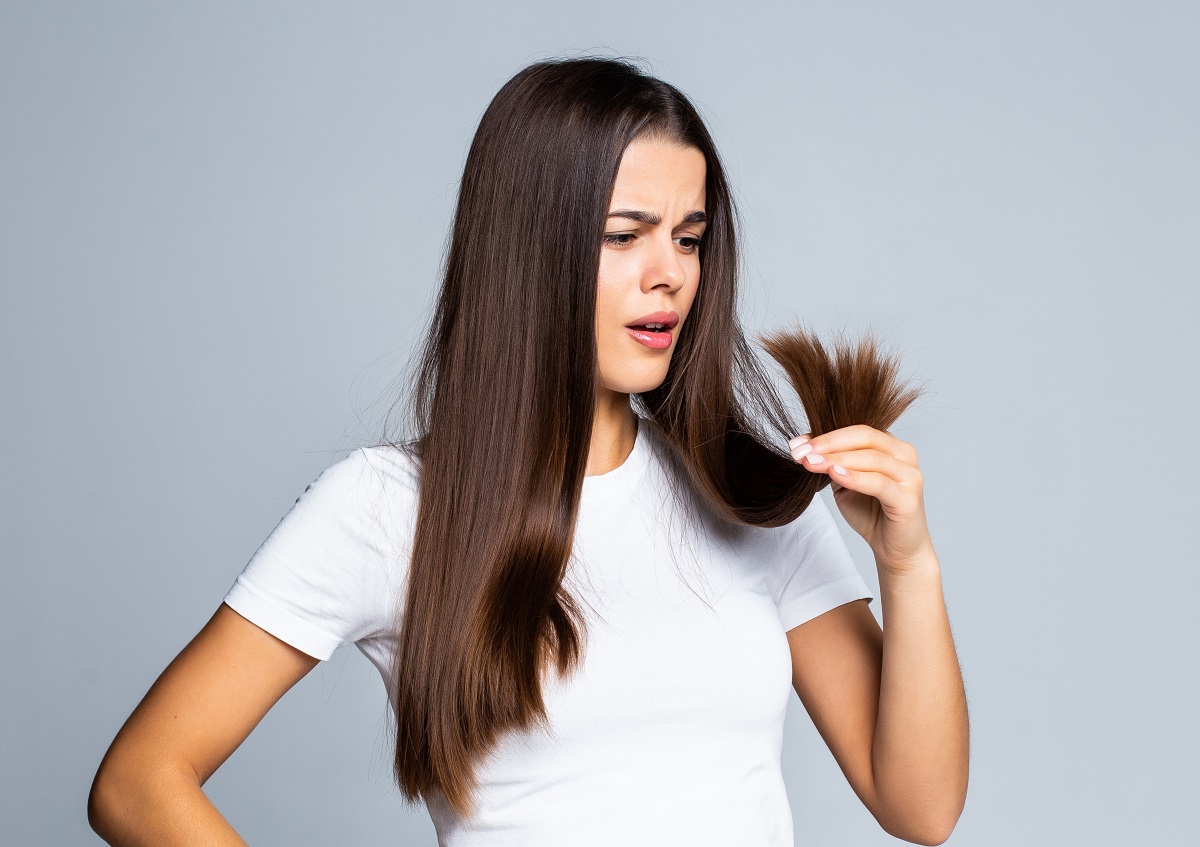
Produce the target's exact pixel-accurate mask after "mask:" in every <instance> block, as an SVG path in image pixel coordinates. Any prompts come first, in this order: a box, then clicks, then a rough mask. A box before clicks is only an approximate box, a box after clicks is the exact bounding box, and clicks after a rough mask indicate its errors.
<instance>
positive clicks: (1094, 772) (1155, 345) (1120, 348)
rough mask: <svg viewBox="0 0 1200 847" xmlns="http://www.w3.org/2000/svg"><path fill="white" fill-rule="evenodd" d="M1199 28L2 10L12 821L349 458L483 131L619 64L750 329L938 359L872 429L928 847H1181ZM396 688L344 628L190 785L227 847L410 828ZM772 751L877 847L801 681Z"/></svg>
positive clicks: (39, 806) (1126, 21)
mask: <svg viewBox="0 0 1200 847" xmlns="http://www.w3.org/2000/svg"><path fill="white" fill-rule="evenodd" d="M1198 23H1200V14H1198V12H1197V7H1196V6H1195V4H1188V3H1182V2H1181V3H1176V4H1169V3H1161V2H1155V3H1147V2H1138V3H1134V2H1126V3H1096V2H1086V3H1085V2H1078V3H1061V2H1036V3H1032V2H1013V0H1006V2H986V3H970V4H960V3H950V2H946V3H931V2H920V3H893V2H880V3H847V2H836V3H834V2H830V3H821V4H814V3H799V4H790V3H789V4H783V3H780V4H765V3H758V2H738V3H733V4H730V3H726V2H722V3H691V4H677V3H671V4H667V3H662V4H648V3H638V4H602V3H587V4H565V3H562V2H553V3H551V2H523V3H521V4H520V5H519V6H515V7H512V6H504V5H502V4H493V3H472V4H452V5H445V6H439V5H437V4H420V5H415V4H413V5H405V4H357V3H339V4H328V5H325V6H319V5H310V4H301V3H294V2H288V3H278V4H268V3H250V4H246V3H229V4H215V3H207V4H192V5H189V6H187V7H184V6H183V4H160V3H144V4H136V3H105V4H98V3H77V4H63V3H50V2H36V3H11V2H9V3H5V4H4V6H3V12H2V18H0V115H2V118H0V121H2V126H3V130H2V134H0V270H2V273H3V294H2V296H3V300H2V302H0V308H2V310H3V315H4V328H3V332H2V333H0V355H2V356H3V361H4V363H5V367H4V377H3V379H4V382H3V392H4V394H3V397H4V399H3V404H2V407H0V408H2V419H0V436H2V437H3V443H4V451H3V452H4V466H5V471H4V476H5V483H6V484H5V485H4V486H3V487H2V488H0V498H2V501H0V502H2V508H0V521H2V524H0V538H2V543H3V567H4V586H5V590H4V591H3V592H2V593H0V631H2V632H3V637H4V645H5V648H6V649H5V652H6V654H7V656H6V660H7V668H6V671H5V680H6V684H5V686H4V693H3V695H0V697H2V699H0V704H2V705H0V709H2V713H0V717H2V718H3V720H2V722H0V725H2V729H0V759H2V760H3V763H4V765H3V775H2V778H3V780H4V784H3V786H2V790H0V820H3V821H4V824H3V828H4V831H5V841H6V843H9V844H90V843H98V839H96V837H95V836H94V835H93V834H92V833H91V831H90V830H89V829H88V826H87V823H86V819H85V800H86V795H87V790H88V787H89V784H90V781H91V779H92V776H93V774H94V772H95V768H96V766H97V764H98V763H99V761H100V758H101V756H102V754H103V753H104V751H105V749H106V747H107V745H108V744H109V742H110V741H111V740H112V737H113V735H114V734H115V733H116V731H117V729H118V728H119V726H120V724H121V723H122V722H123V721H124V719H125V718H126V717H127V716H128V714H129V712H130V711H131V710H132V709H133V707H134V706H135V705H136V703H137V702H138V700H139V699H140V698H141V697H142V695H143V694H144V693H145V691H146V689H147V688H148V687H149V685H150V684H151V682H153V680H154V679H155V677H156V676H157V675H158V673H159V672H160V671H161V670H162V669H163V668H164V667H165V666H166V664H167V663H168V662H169V661H170V660H171V658H172V657H174V656H175V654H176V653H177V652H178V651H179V650H180V649H181V648H182V647H183V646H184V645H185V644H186V643H187V641H188V640H189V639H190V638H191V637H192V636H193V635H194V634H195V632H196V631H197V630H198V629H199V628H200V627H201V626H202V625H203V624H204V623H205V621H207V620H208V618H209V616H210V615H211V614H212V613H213V611H214V609H215V608H216V606H217V604H218V603H219V601H220V599H221V597H222V596H223V594H224V592H225V590H226V589H227V588H228V587H229V585H230V584H231V582H232V581H233V579H234V577H235V576H236V575H237V573H238V571H239V570H240V569H241V567H242V565H243V564H244V563H245V561H246V560H247V559H248V558H249V556H250V555H251V553H253V552H254V550H255V548H256V547H257V546H258V544H259V543H260V542H261V541H262V540H263V538H265V537H266V535H267V533H268V532H269V531H270V530H271V529H272V527H273V526H274V525H275V523H276V522H277V521H278V519H279V518H280V517H281V516H282V515H283V513H284V512H285V511H286V510H287V509H288V508H289V507H290V506H291V505H292V503H293V501H294V499H295V497H296V496H298V494H299V493H300V492H301V491H302V490H303V488H304V486H305V485H306V484H307V483H308V482H310V481H311V480H312V479H313V478H314V477H315V476H316V475H317V474H318V473H319V472H320V471H321V470H322V469H323V468H324V467H326V466H327V465H328V464H329V463H330V462H331V461H333V460H335V459H337V458H340V457H341V456H342V455H344V451H345V450H347V449H349V448H351V447H353V446H356V445H358V444H367V443H373V440H374V439H375V438H377V437H378V433H379V427H380V422H381V421H382V419H383V412H384V411H385V409H386V406H387V405H388V404H389V403H390V400H391V397H390V395H389V392H391V391H392V390H394V380H395V378H396V376H397V374H399V373H400V372H401V370H402V367H403V365H404V363H405V361H406V360H407V356H408V353H409V351H410V349H411V347H412V345H413V344H414V343H415V342H416V340H417V339H418V338H419V334H420V331H421V330H422V328H423V326H424V324H425V322H426V319H427V315H426V312H425V309H426V307H427V304H428V302H429V298H430V296H431V293H432V291H433V289H434V285H435V281H436V271H437V263H438V259H439V255H440V251H441V249H442V244H443V239H444V237H445V234H446V229H447V226H448V223H449V215H450V212H451V204H452V202H453V198H454V191H455V184H456V180H457V179H458V178H459V176H460V174H461V168H462V164H463V161H464V156H465V153H466V149H467V146H468V144H469V142H470V138H471V134H472V132H473V131H474V128H475V125H476V123H477V121H478V119H479V116H480V115H481V113H482V110H483V109H484V107H485V106H486V105H487V103H488V101H489V100H490V98H491V97H492V96H493V94H494V93H495V92H496V90H497V89H498V88H499V86H500V85H501V84H502V83H503V82H504V81H505V80H506V79H508V78H509V77H510V76H511V75H512V74H513V73H515V72H516V71H517V70H518V69H519V68H521V67H522V66H523V65H525V64H526V63H527V62H530V61H533V60H536V59H540V58H545V57H548V56H555V55H574V54H577V53H578V52H580V51H595V52H600V53H605V54H610V53H622V54H628V55H635V56H643V57H645V58H647V59H649V60H650V61H651V63H652V64H651V70H652V71H653V72H655V73H657V74H658V75H660V76H662V77H663V78H665V79H667V80H669V81H671V82H673V83H675V84H676V85H678V86H680V87H681V88H682V89H683V90H684V91H685V92H687V93H689V94H690V95H691V96H692V97H693V98H694V99H695V100H696V101H697V103H698V104H699V105H700V107H701V108H702V109H703V111H704V114H705V115H706V116H707V118H708V119H709V121H710V123H711V127H712V131H713V133H714V135H715V137H716V139H717V142H718V144H719V146H720V149H721V151H722V153H723V155H724V157H725V161H726V164H727V167H728V169H729V171H730V175H731V178H732V180H733V182H734V184H735V186H736V189H737V192H738V198H739V200H740V202H741V208H742V211H743V213H744V215H745V221H746V224H747V226H746V230H745V236H746V247H747V249H748V260H747V268H748V273H747V275H746V277H745V287H744V298H743V300H744V313H743V314H744V319H745V322H746V324H747V326H748V328H749V329H750V330H752V331H760V330H765V329H770V328H773V327H776V326H779V325H781V324H784V323H786V322H788V321H790V320H792V319H802V320H805V321H807V322H810V323H811V324H812V325H814V326H817V327H820V328H823V329H828V330H829V331H833V330H841V329H845V330H847V331H849V332H851V333H854V332H857V331H858V330H861V329H863V328H866V327H874V328H876V329H877V330H880V331H881V332H882V333H883V334H884V335H885V336H886V337H887V338H888V339H889V340H890V341H891V342H892V343H893V344H894V345H895V347H896V349H897V350H898V351H899V352H901V353H902V355H903V357H904V360H903V361H904V369H905V373H906V375H909V376H911V377H913V378H915V379H919V380H928V386H929V394H928V395H927V396H926V397H925V398H924V399H923V400H922V401H920V403H919V404H918V406H917V407H916V408H914V409H912V410H910V412H909V413H907V414H906V415H905V416H904V418H902V419H901V421H900V422H899V423H898V424H897V425H896V427H894V428H893V431H894V432H895V433H896V434H897V435H898V436H899V437H901V438H903V439H905V440H907V441H910V442H911V443H913V444H914V445H915V446H916V447H917V449H918V452H919V455H920V458H921V466H922V469H923V471H924V473H925V478H926V499H927V504H926V505H927V509H928V514H929V522H930V526H931V529H932V532H933V536H934V542H935V544H936V546H937V549H938V552H939V555H940V559H941V563H942V569H943V572H944V581H945V583H944V584H945V590H946V595H947V601H948V606H949V610H950V616H951V622H952V624H953V627H954V633H955V637H956V641H957V645H958V649H959V653H960V658H961V661H962V664H963V669H964V675H965V678H966V684H967V689H968V696H969V699H970V704H971V713H972V722H973V749H972V778H971V789H970V796H969V798H968V801H967V807H966V810H965V812H964V814H963V817H962V819H961V821H960V823H959V826H958V829H957V830H956V831H955V834H954V835H953V836H952V838H951V841H950V843H951V844H962V845H1011V844H1064V843H1070V844H1084V843H1087V844H1114V845H1115V844H1121V845H1124V844H1130V843H1141V844H1150V843H1181V842H1183V841H1185V840H1189V839H1190V838H1192V837H1194V834H1193V830H1194V824H1193V823H1192V821H1191V814H1190V812H1191V806H1192V803H1193V799H1194V793H1195V782H1194V776H1193V770H1192V769H1193V767H1194V764H1195V761H1196V758H1197V753H1198V752H1200V751H1198V745H1197V732H1196V728H1195V723H1194V721H1193V720H1192V717H1193V716H1194V714H1195V695H1196V668H1197V666H1198V665H1197V644H1198V643H1200V639H1198V638H1197V635H1198V633H1197V624H1196V621H1195V618H1194V617H1193V616H1192V615H1191V612H1192V609H1193V608H1194V602H1193V594H1194V592H1195V590H1196V588H1197V577H1196V568H1195V565H1196V560H1197V557H1196V553H1195V549H1196V547H1195V538H1194V535H1193V534H1191V533H1187V534H1185V531H1184V527H1185V520H1186V519H1187V518H1188V517H1189V516H1190V513H1191V512H1192V511H1193V508H1192V507H1194V505H1195V502H1196V498H1195V495H1194V493H1193V492H1194V487H1195V485H1196V481H1197V479H1198V478H1200V474H1198V470H1200V468H1198V467H1197V459H1196V447H1195V444H1194V441H1195V437H1196V436H1195V421H1196V400H1195V397H1194V389H1195V386H1196V382H1197V379H1196V371H1197V368H1196V363H1197V342H1196V334H1195V331H1194V329H1193V322H1194V320H1195V318H1196V306H1197V298H1196V295H1195V293H1194V290H1195V286H1196V284H1197V282H1198V281H1200V273H1198V271H1200V256H1198V248H1197V244H1198V243H1200V241H1198V239H1197V234H1198V233H1200V219H1198V218H1200V215H1198V209H1200V201H1198V199H1197V198H1198V197H1200V167H1198V165H1197V150H1200V121H1198V117H1197V114H1198V108H1197V107H1198V103H1200V101H1198V98H1197V95H1198V94H1200V91H1198V79H1200V74H1198V72H1200V51H1197V49H1196V44H1197V35H1198V31H1197V30H1198V27H1197V24H1198ZM839 520H840V519H839ZM840 525H841V526H842V529H843V531H844V532H845V533H846V534H847V538H848V539H849V543H850V546H851V550H852V552H853V553H854V555H855V559H856V561H857V562H858V564H859V566H860V568H861V570H862V571H863V573H864V575H865V576H866V577H867V579H868V581H869V582H870V584H871V585H872V586H873V587H876V586H877V584H878V583H877V580H876V576H875V572H874V563H873V560H872V558H871V555H870V551H869V548H867V547H866V544H865V542H863V541H862V540H861V539H859V538H858V536H856V535H854V534H853V532H852V530H850V529H849V528H848V527H847V526H846V525H845V523H844V522H841V524H840ZM873 606H874V607H875V611H876V614H878V612H879V609H878V603H875V604H873ZM385 708H386V704H385V701H384V693H383V687H382V682H381V681H380V680H379V678H378V676H377V674H376V672H375V670H374V668H373V667H371V666H370V665H369V663H368V662H367V661H366V660H365V659H364V658H363V657H362V656H361V655H360V654H358V652H357V651H356V650H355V649H354V648H353V647H350V648H344V649H343V650H341V651H339V652H338V653H337V654H336V655H335V656H334V657H333V659H331V660H330V661H328V662H325V663H322V664H321V665H319V666H318V667H317V668H316V669H315V670H314V671H313V672H312V673H311V674H310V675H309V676H308V677H307V678H305V679H304V680H303V681H302V682H301V683H300V684H299V685H298V686H297V687H296V688H295V689H293V690H292V691H291V692H290V693H289V694H287V695H286V696H285V697H284V698H283V700H282V701H281V702H280V703H279V704H278V705H277V706H276V708H275V709H274V710H273V711H272V712H271V713H270V714H269V715H268V716H267V717H266V718H265V719H264V721H263V722H262V724H261V725H260V726H259V728H258V729H257V730H256V731H255V732H254V733H253V734H252V735H251V737H250V738H249V739H248V740H247V741H246V743H245V744H244V745H243V746H242V747H241V748H240V749H239V750H238V751H237V752H236V753H235V754H234V755H233V757H232V758H231V759H230V760H229V761H228V762H227V763H226V764H225V766H224V767H223V768H222V769H221V770H220V771H218V773H217V774H216V775H215V776H214V777H213V778H212V780H211V781H210V782H209V784H208V786H207V790H208V792H209V795H210V796H211V797H212V799H213V801H214V802H215V803H216V805H217V807H218V808H219V809H220V810H221V811H222V812H223V813H224V814H225V815H226V816H227V817H228V818H229V819H230V821H231V822H232V823H233V824H234V826H235V827H237V829H238V830H239V831H240V832H241V833H242V834H243V836H244V837H245V838H247V839H248V840H249V841H250V843H252V844H262V845H268V844H289V845H292V844H305V845H307V844H361V845H368V844H379V845H384V844H387V845H396V844H414V845H432V844H434V843H435V840H434V833H433V828H432V825H431V823H430V822H429V818H428V815H427V813H426V812H425V811H424V809H423V808H418V809H416V810H412V811H410V810H407V809H405V808H404V806H403V805H402V804H401V802H400V800H399V795H398V793H397V792H396V791H395V789H394V788H393V787H392V785H391V781H390V763H389V748H388V743H389V740H388V738H387V737H386V735H385V732H384V729H385V723H386V722H385ZM784 764H785V768H786V774H787V782H788V788H789V792H790V796H791V800H792V804H793V808H794V811H795V820H796V842H797V844H804V845H871V844H884V843H888V842H892V841H893V839H891V838H890V837H889V836H887V835H885V834H883V833H882V832H881V831H880V830H879V829H878V827H877V825H876V824H875V822H874V820H873V819H872V818H871V817H870V815H869V814H868V813H867V812H866V811H865V809H864V808H863V807H862V806H861V804H860V803H859V802H858V800H857V798H856V797H855V796H854V795H853V793H852V792H851V791H850V789H849V787H848V786H847V784H846V781H845V779H844V777H843V776H842V775H841V772H840V771H839V770H838V769H837V766H836V763H835V762H834V761H833V759H832V757H831V756H830V754H829V753H828V751H827V750H826V748H825V747H824V746H823V744H822V742H821V740H820V738H819V736H817V735H816V733H815V731H814V730H813V728H812V725H811V723H810V722H809V720H808V718H807V716H806V715H805V713H804V711H803V708H802V707H801V706H800V704H799V701H798V700H793V710H792V712H791V714H790V717H789V720H788V728H787V739H786V749H785V752H784Z"/></svg>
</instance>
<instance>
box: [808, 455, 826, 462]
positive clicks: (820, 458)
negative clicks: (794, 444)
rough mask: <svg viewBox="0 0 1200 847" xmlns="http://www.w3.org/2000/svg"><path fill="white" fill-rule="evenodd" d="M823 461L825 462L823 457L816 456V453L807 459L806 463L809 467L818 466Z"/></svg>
mask: <svg viewBox="0 0 1200 847" xmlns="http://www.w3.org/2000/svg"><path fill="white" fill-rule="evenodd" d="M823 461H825V457H824V456H818V455H817V454H816V453H813V454H811V455H810V456H809V457H808V462H809V464H810V465H819V464H821V462H823Z"/></svg>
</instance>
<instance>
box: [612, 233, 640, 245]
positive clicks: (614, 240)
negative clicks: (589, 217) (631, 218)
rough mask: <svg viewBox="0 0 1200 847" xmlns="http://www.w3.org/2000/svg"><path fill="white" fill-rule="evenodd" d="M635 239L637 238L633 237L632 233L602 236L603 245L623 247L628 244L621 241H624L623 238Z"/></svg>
mask: <svg viewBox="0 0 1200 847" xmlns="http://www.w3.org/2000/svg"><path fill="white" fill-rule="evenodd" d="M636 237H637V236H635V235H634V234H633V233H632V232H606V233H605V234H604V243H605V244H622V245H624V244H628V243H629V242H628V241H622V240H621V239H624V238H630V239H632V238H636Z"/></svg>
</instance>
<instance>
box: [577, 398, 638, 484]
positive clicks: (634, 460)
mask: <svg viewBox="0 0 1200 847" xmlns="http://www.w3.org/2000/svg"><path fill="white" fill-rule="evenodd" d="M634 419H635V420H636V421H637V432H636V434H635V435H634V439H633V449H632V450H630V451H629V455H628V456H626V457H625V461H624V462H622V463H621V464H619V465H617V466H616V467H615V468H613V469H612V470H611V471H608V472H607V473H602V474H596V475H593V476H585V477H584V478H583V497H585V498H587V499H589V500H591V499H594V498H597V497H599V498H605V497H608V496H611V495H613V494H616V493H619V492H622V491H628V489H629V487H630V486H631V485H632V484H633V483H634V482H635V481H636V480H637V478H638V477H639V476H640V475H641V472H642V470H643V469H644V468H645V467H646V465H647V464H648V461H649V458H650V434H649V433H648V432H647V430H648V429H649V427H650V425H649V424H648V423H646V421H645V420H644V419H643V418H642V416H641V415H638V414H636V413H635V414H634Z"/></svg>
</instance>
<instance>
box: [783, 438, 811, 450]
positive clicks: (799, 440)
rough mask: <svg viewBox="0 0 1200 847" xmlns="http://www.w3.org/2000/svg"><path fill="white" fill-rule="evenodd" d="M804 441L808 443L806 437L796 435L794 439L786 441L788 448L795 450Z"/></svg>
mask: <svg viewBox="0 0 1200 847" xmlns="http://www.w3.org/2000/svg"><path fill="white" fill-rule="evenodd" d="M805 441H808V436H807V435H797V436H796V437H795V438H791V439H788V446H789V447H791V448H793V449H795V448H796V447H799V446H800V445H801V444H803V443H804V442H805Z"/></svg>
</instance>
